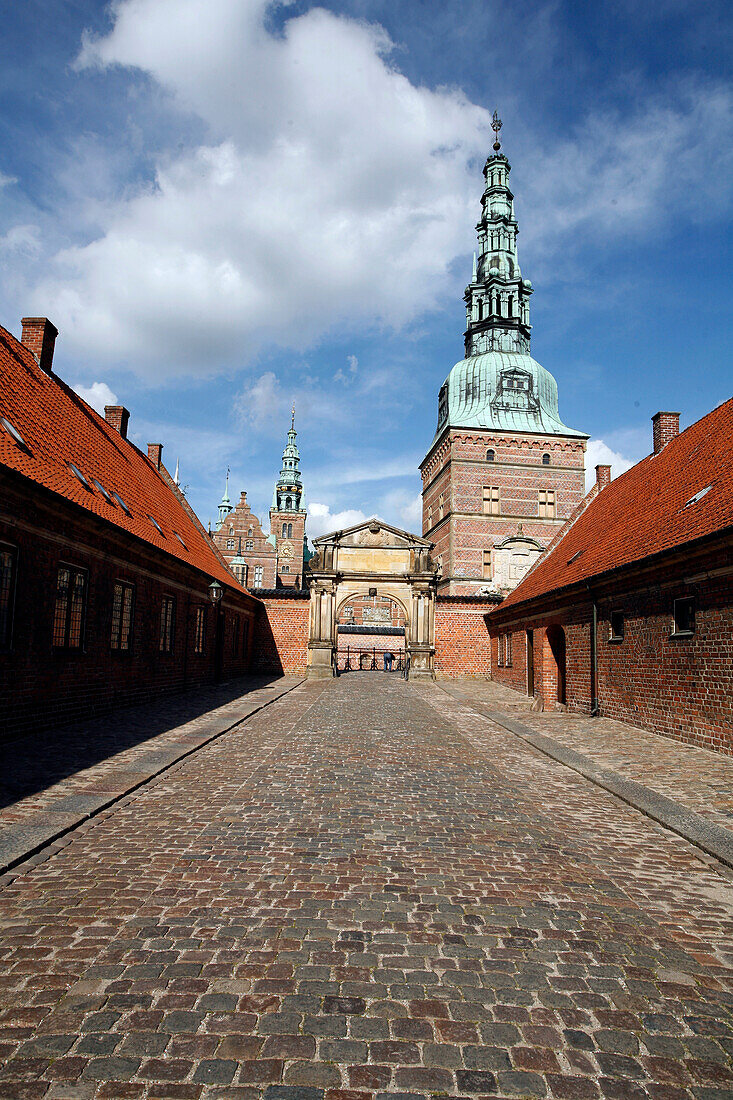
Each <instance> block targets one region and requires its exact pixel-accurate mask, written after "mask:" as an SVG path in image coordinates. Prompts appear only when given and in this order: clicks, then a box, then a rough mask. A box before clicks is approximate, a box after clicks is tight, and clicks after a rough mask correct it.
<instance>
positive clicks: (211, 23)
mask: <svg viewBox="0 0 733 1100" xmlns="http://www.w3.org/2000/svg"><path fill="white" fill-rule="evenodd" d="M271 6H272V5H271V4H270V3H268V2H267V0H250V2H249V3H242V2H241V0H122V2H120V3H118V4H117V5H115V7H114V8H113V12H114V20H115V22H114V27H113V29H112V31H111V32H110V33H109V34H108V35H107V36H105V37H103V38H100V39H96V40H92V39H87V40H86V41H85V44H84V47H83V50H82V54H81V58H80V64H81V65H82V66H87V67H89V66H96V67H99V68H108V67H112V66H124V67H127V68H131V69H135V68H136V69H140V70H142V71H143V72H144V73H146V74H147V75H148V76H149V77H151V78H152V79H153V80H154V81H155V82H156V83H157V85H158V86H160V87H162V88H163V89H165V90H166V91H167V92H168V93H169V95H170V96H171V99H172V101H173V102H174V103H175V104H176V105H177V106H178V107H179V108H183V109H185V110H186V111H190V112H192V113H194V114H195V115H196V116H197V117H198V118H199V119H200V120H202V121H203V122H204V124H205V125H206V126H207V127H208V132H209V135H210V139H211V140H210V141H209V143H208V144H206V145H199V146H198V147H195V148H188V149H185V150H184V151H183V152H181V153H177V154H175V155H173V156H172V157H171V159H170V160H168V161H167V162H165V163H164V162H163V161H162V160H161V162H160V163H158V165H157V171H156V177H155V181H154V185H153V186H149V187H146V188H145V189H143V190H141V191H139V192H138V193H137V194H135V195H134V196H133V197H130V198H127V197H125V198H122V199H119V200H118V201H110V203H109V204H108V207H107V209H106V211H105V210H102V211H101V212H100V216H101V217H106V224H105V226H104V231H103V232H102V233H101V234H100V236H99V237H98V238H97V239H96V240H93V241H92V242H91V243H89V244H87V245H85V246H82V247H77V248H71V249H67V250H66V251H64V252H62V253H60V254H59V255H58V256H57V257H56V259H55V264H54V266H53V274H52V275H51V276H50V277H49V278H48V279H46V281H45V282H44V283H43V285H42V286H41V287H39V288H37V298H38V300H39V301H42V302H43V303H44V309H45V310H46V311H47V312H52V313H53V316H54V317H55V318H57V320H58V322H59V324H60V326H63V328H64V331H65V332H67V333H68V334H69V337H68V338H69V341H70V343H71V342H72V340H73V342H74V343H75V345H76V347H77V348H78V349H79V350H82V351H85V352H87V353H93V354H95V355H96V356H98V357H100V358H104V359H109V358H110V357H112V356H113V357H114V358H115V359H117V360H120V359H124V360H125V361H126V362H127V363H128V364H129V366H130V367H131V368H132V369H133V370H135V371H138V372H140V373H144V374H145V375H146V378H147V379H148V381H150V380H151V374H152V372H155V374H157V375H158V378H159V380H162V379H161V376H163V375H164V374H168V375H172V374H175V373H196V372H215V371H216V370H217V369H222V368H223V367H224V366H225V365H228V364H230V363H231V362H232V361H238V362H246V361H248V360H250V359H251V358H252V357H253V356H254V355H256V353H257V352H258V350H260V349H261V348H262V347H271V346H273V345H280V346H286V347H292V348H298V349H302V348H304V347H306V346H308V345H309V344H311V343H312V342H313V341H314V340H316V339H317V338H318V337H320V336H322V335H323V334H324V333H325V332H327V331H328V330H329V329H331V328H332V327H333V326H334V325H335V324H337V323H342V322H344V321H345V320H346V321H347V322H348V324H349V325H350V326H354V327H358V326H360V325H363V324H371V323H374V322H377V323H380V324H385V325H395V326H399V325H402V324H403V323H405V322H407V321H408V320H410V319H412V317H413V316H414V313H415V304H416V303H419V307H418V308H419V309H420V310H424V309H426V308H430V307H431V306H432V305H434V304H435V303H436V301H437V300H438V298H439V295H440V293H441V291H444V290H445V289H446V288H447V287H448V286H449V285H450V283H451V275H450V270H449V268H450V263H451V260H452V258H453V257H454V256H455V255H456V253H457V252H459V251H461V250H462V249H463V248H465V247H466V241H465V239H464V236H465V226H466V225H468V224H470V217H471V216H472V215H473V213H474V209H473V208H474V207H475V202H476V189H477V188H476V173H475V170H472V171H469V167H468V165H469V160H470V159H471V157H473V156H474V155H477V154H479V153H481V152H483V151H484V148H485V145H486V133H487V129H486V126H487V120H488V115H487V112H486V111H484V110H483V109H482V108H479V107H476V106H474V105H472V104H470V103H469V102H468V101H467V100H466V98H465V97H464V96H463V94H462V93H461V92H460V91H456V90H449V89H440V90H438V91H431V90H429V89H428V88H425V87H418V86H415V85H413V84H411V83H410V81H409V80H408V79H407V78H406V77H404V76H403V75H402V74H401V73H400V72H398V71H397V69H396V68H395V67H394V66H393V64H392V63H391V61H390V57H389V55H390V51H391V48H392V47H391V43H390V41H389V39H388V37H387V35H386V33H385V32H384V31H383V30H382V29H381V28H380V27H378V26H375V25H371V24H367V23H365V22H361V21H356V20H353V19H349V18H346V17H343V16H339V15H335V14H333V13H331V12H328V11H324V10H322V9H317V8H316V9H312V10H310V11H308V12H306V13H305V14H301V15H295V16H293V17H292V18H290V19H289V20H288V21H287V22H286V24H285V26H284V29H283V31H282V33H281V34H279V35H275V34H272V33H270V32H269V31H268V30H266V28H265V21H266V17H267V15H268V9H269V8H270V7H271ZM351 367H352V364H350V367H349V369H351ZM152 380H155V378H154V377H153V378H152Z"/></svg>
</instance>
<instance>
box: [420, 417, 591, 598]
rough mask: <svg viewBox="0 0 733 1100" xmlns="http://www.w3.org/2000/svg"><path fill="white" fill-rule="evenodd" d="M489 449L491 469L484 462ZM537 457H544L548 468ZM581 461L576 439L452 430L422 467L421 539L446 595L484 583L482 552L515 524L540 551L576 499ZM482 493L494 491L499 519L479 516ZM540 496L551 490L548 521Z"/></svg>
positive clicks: (581, 449) (580, 483) (581, 485)
mask: <svg viewBox="0 0 733 1100" xmlns="http://www.w3.org/2000/svg"><path fill="white" fill-rule="evenodd" d="M489 449H492V450H493V451H494V452H495V460H494V461H493V462H487V460H486V454H487V450H489ZM544 454H549V456H550V464H549V465H547V466H546V465H544V464H543V462H542V456H543V455H544ZM584 454H585V444H584V441H583V440H581V439H572V438H569V437H561V436H557V437H551V438H548V437H547V436H532V435H523V434H516V435H513V434H511V433H508V432H507V433H501V432H489V431H486V432H481V431H470V432H466V431H460V430H457V429H451V431H450V432H449V433H448V435H447V436H446V437H445V438H444V439H443V440H441V442H440V443H439V444H438V446H437V447H436V449H435V451H434V452H432V453H431V454H430V455H429V456H428V458H427V459H426V461H425V463H424V464H423V466H422V475H423V534H424V536H425V537H426V538H430V539H431V541H433V542H434V543H435V550H434V552H433V554H434V556H435V557H440V558H441V560H442V564H443V586H444V587H446V591H450V592H451V594H454V595H455V594H459V593H463V592H466V593H469V592H472V591H473V592H475V591H476V590H477V588H478V587H480V585H481V583H482V582H483V579H484V578H483V552H484V550H490V549H491V548H492V547H493V546H494V544H495V543H497V542H500V541H501V540H502V539H504V538H507V537H508V536H510V535H515V534H516V533H517V526H518V524H519V523H521V524H522V527H523V533H524V534H525V535H526V536H528V537H529V538H533V539H537V540H538V541H539V542H540V543H542V544H543V545H544V546H546V545H547V544H548V543H549V542H550V541H551V540H552V539H553V538H554V536H555V535H556V533H557V532H558V531H559V530H560V529H561V528H562V526H563V523H564V522H565V520H567V518H568V517H569V516H570V514H571V513H572V512H573V510H574V509H575V508H576V506H577V505H578V503H579V502H580V501H581V500H582V498H583V493H584V491H585V490H584V477H585V475H584ZM487 486H492V487H496V488H498V489H499V492H500V514H498V515H486V514H484V511H483V508H484V504H483V491H484V488H485V487H487ZM539 489H552V490H554V492H555V499H556V514H555V518H554V519H540V518H539V517H538V490H539ZM441 493H442V494H443V498H444V513H443V517H444V518H443V522H442V524H441V522H440V512H439V505H438V502H439V497H440V494H441ZM429 506H432V526H431V525H430V523H429V519H428V515H429V512H428V508H429ZM448 585H449V588H448V587H447V586H448Z"/></svg>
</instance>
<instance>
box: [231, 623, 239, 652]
mask: <svg viewBox="0 0 733 1100" xmlns="http://www.w3.org/2000/svg"><path fill="white" fill-rule="evenodd" d="M238 656H239V615H234V616H233V617H232V657H238Z"/></svg>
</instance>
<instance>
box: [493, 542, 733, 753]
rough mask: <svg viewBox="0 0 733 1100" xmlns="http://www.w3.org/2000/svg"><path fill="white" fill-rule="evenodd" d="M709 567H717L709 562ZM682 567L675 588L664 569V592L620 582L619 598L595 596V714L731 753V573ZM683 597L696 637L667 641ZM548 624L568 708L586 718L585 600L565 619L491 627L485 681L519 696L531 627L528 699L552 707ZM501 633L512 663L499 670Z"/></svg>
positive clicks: (554, 679) (554, 681) (553, 665)
mask: <svg viewBox="0 0 733 1100" xmlns="http://www.w3.org/2000/svg"><path fill="white" fill-rule="evenodd" d="M718 562H719V559H718ZM710 566H711V568H714V567H715V566H714V564H713V561H712V560H711V562H710ZM696 568H697V569H698V571H700V570H699V567H696ZM689 571H690V570H689V567H688V568H687V570H686V569H685V567H684V563H683V564H681V565H680V566H679V567H678V570H677V572H678V574H679V582H678V583H675V582H674V580H673V579H672V577H673V576H674V574H673V571H672V570H671V569H669V570H667V571H665V573H664V580H665V582H666V583H664V585H663V586H662V585H658V586H651V587H646V588H644V589H640V590H638V591H635V592H634V591H631V592H629V591H628V589H627V590H626V591H623V590H622V589H621V587H620V585H619V591H618V595H611V594H608V595H604V597H603V598H601V599H599V602H598V633H597V665H598V683H597V697H598V705H599V713H600V714H601V716H602V717H606V718H615V719H618V720H619V721H622V722H630V723H632V724H633V725H638V726H642V727H643V728H645V729H649V730H652V731H653V732H655V733H661V734H664V735H666V736H668V737H673V738H675V739H677V740H679V741H685V742H687V743H689V744H695V745H700V746H702V747H704V748H708V749H715V750H717V751H718V752H725V753H728V754H733V583H732V582H731V579H730V576H722V577H718V578H714V577H713V578H709V579H707V580H701V581H699V582H696V583H690V582H689V581H688V582H685V581H684V575H685V572H688V573H689ZM700 572H701V571H700ZM660 579H661V577H660ZM685 596H694V598H695V601H696V611H695V632H694V634H693V636H692V637H690V638H674V637H671V633H672V615H673V603H674V599H675V598H679V597H685ZM612 611H620V612H622V613H623V616H624V638H623V641H622V642H612V641H609V638H610V632H611V622H610V620H611V612H612ZM553 624H554V625H556V626H561V627H562V629H563V630H564V632H565V640H566V701H567V705H568V708H569V709H570V710H573V711H578V712H585V713H588V712H589V711H590V708H591V702H592V683H591V645H590V632H591V605H590V604H589V603H584V604H580V605H579V606H578V607H577V608H576V609H575V610H574V612H573V613H572V614H571V613H568V612H565V613H564V614H562V615H556V616H552V615H545V616H542V617H538V616H534V617H532V616H530V615H529V614H527V616H526V618H525V619H524V620H523V621H521V622H519V623H512V624H510V625H509V626H506V627H504V626H501V625H499V623H498V622H497V623H496V624H495V625H492V634H493V637H492V648H493V657H494V661H493V674H492V678H493V679H495V680H496V681H497V682H499V683H503V684H506V685H507V686H508V687H513V688H515V689H516V690H517V691H521V692H526V690H527V678H526V676H527V670H526V628H528V627H529V628H534V655H535V662H534V671H535V694H536V695H542V697H543V699H544V701H545V705H546V706H552V705H553V704H554V702H555V701H556V699H557V676H556V667H557V666H556V662H555V660H554V657H553V653H552V647H551V645H550V640H549V638H548V630H549V628H550V627H551V626H552V625H553ZM506 632H511V633H512V656H513V661H512V666H511V667H506V666H504V667H500V666H499V662H498V652H499V635H500V634H504V633H506Z"/></svg>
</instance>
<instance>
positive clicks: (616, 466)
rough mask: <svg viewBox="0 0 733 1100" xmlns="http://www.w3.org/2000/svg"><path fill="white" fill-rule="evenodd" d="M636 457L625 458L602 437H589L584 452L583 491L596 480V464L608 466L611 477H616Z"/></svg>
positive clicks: (628, 468) (627, 468) (631, 464)
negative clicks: (613, 449)
mask: <svg viewBox="0 0 733 1100" xmlns="http://www.w3.org/2000/svg"><path fill="white" fill-rule="evenodd" d="M635 461H637V460H636V459H630V458H626V457H625V456H624V455H622V454H619V453H618V451H612V450H611V448H610V447H609V446H608V445H607V444H606V443H604V442H603V440H602V439H590V440H589V441H588V447H587V450H586V452H585V491H586V493H587V492H588V490H589V489H592V487H593V485H594V484H595V480H596V466H610V467H611V477H612V478H613V477H618V475H619V474H622V473H623V472H624V470H630V469H631V467H632V466H633V465H634V463H635Z"/></svg>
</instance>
